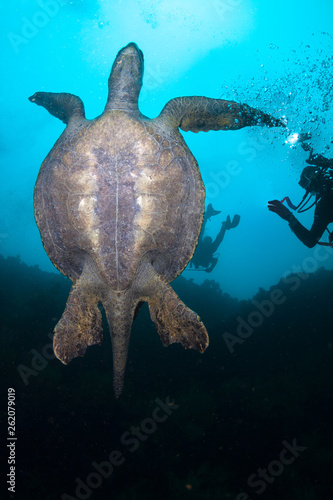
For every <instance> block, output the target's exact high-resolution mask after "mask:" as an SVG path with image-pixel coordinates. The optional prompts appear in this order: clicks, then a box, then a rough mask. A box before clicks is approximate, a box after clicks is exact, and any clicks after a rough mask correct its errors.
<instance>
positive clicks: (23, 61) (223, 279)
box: [0, 0, 333, 298]
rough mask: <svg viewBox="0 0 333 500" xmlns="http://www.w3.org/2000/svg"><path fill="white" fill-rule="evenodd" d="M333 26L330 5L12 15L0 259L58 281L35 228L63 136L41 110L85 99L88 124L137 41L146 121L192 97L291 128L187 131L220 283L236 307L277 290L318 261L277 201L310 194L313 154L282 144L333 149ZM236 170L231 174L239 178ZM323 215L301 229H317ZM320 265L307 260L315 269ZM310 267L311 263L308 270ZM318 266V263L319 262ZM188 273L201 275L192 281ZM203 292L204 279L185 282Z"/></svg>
mask: <svg viewBox="0 0 333 500" xmlns="http://www.w3.org/2000/svg"><path fill="white" fill-rule="evenodd" d="M332 22H333V5H332V3H331V2H329V1H328V0H319V1H318V2H316V6H315V7H314V4H313V2H310V1H300V0H296V1H294V2H290V1H288V2H287V1H280V2H278V3H277V2H267V1H265V0H257V1H250V0H211V1H207V2H201V1H200V2H199V1H197V0H191V1H189V0H188V1H183V2H181V4H180V3H179V2H177V1H170V0H169V1H162V0H160V1H148V0H146V1H130V0H124V1H114V2H113V1H112V2H111V1H80V0H74V1H65V0H50V1H49V2H47V1H44V2H43V1H42V0H41V1H39V2H37V1H31V2H27V1H23V0H21V1H18V2H15V4H8V5H6V6H4V5H2V6H1V21H0V23H1V33H2V35H1V36H2V67H3V69H4V72H3V78H2V93H1V105H2V112H1V117H0V120H1V121H0V126H1V137H0V141H1V142H0V147H1V163H2V168H1V185H0V200H1V202H0V203H1V205H0V209H1V211H0V217H1V218H0V235H1V236H0V252H1V253H2V254H3V255H5V256H7V255H17V254H19V255H20V256H21V258H22V259H23V261H25V262H27V263H28V264H32V265H34V264H38V265H39V266H40V268H41V269H43V270H53V271H55V270H54V268H53V266H52V264H51V263H50V261H49V259H48V257H47V255H46V254H45V252H44V250H43V248H42V245H41V241H40V236H39V233H38V230H37V227H36V224H35V222H34V217H33V206H32V193H33V187H34V183H35V180H36V177H37V174H38V170H39V166H40V164H41V162H42V161H43V159H44V157H45V156H46V154H47V153H48V151H49V150H50V148H51V147H52V145H53V144H54V142H55V140H56V139H57V138H58V136H59V135H60V133H61V132H62V130H63V125H62V123H61V122H60V121H58V120H56V119H55V118H54V117H52V116H51V115H49V114H48V113H47V112H46V111H45V110H44V109H42V108H37V107H36V106H32V104H31V103H30V102H29V101H28V99H27V98H28V96H30V95H32V94H33V93H34V92H36V91H40V90H44V91H53V92H71V93H74V94H77V95H79V96H80V97H81V98H82V99H83V101H84V103H85V107H86V111H87V117H88V118H93V117H95V116H96V115H98V114H99V113H101V111H102V110H103V108H104V105H105V101H106V96H107V78H108V75H109V71H110V68H111V64H112V62H113V60H114V57H115V55H116V53H117V51H118V50H119V49H120V48H121V47H123V46H124V45H126V44H127V43H128V42H130V41H135V42H136V43H137V44H138V45H139V47H140V48H141V49H142V51H143V52H144V56H145V76H144V85H143V90H142V93H141V97H140V109H141V111H142V112H143V113H144V114H146V115H148V116H150V117H154V116H157V115H158V114H159V112H160V110H161V109H162V107H163V106H164V104H165V103H166V102H167V101H168V100H169V99H170V98H173V97H176V96H182V95H206V96H208V97H215V98H219V97H223V98H226V99H234V100H238V101H241V102H246V103H248V104H250V105H251V106H255V107H258V108H260V109H263V110H264V111H267V112H270V113H273V114H274V116H277V117H280V116H285V117H286V119H287V120H288V127H287V129H286V130H281V129H262V128H247V129H243V130H240V131H236V132H210V133H207V134H205V133H200V134H192V133H191V132H188V133H184V137H185V140H186V141H187V143H188V145H189V147H190V148H191V150H192V152H193V154H194V155H195V157H196V158H197V160H198V162H199V166H200V169H201V173H202V177H203V180H204V182H205V184H206V189H207V200H206V202H207V204H208V203H209V202H211V203H212V204H213V206H214V208H216V209H219V210H221V211H222V213H221V215H220V216H218V217H216V218H215V219H212V221H211V223H210V224H208V225H207V234H210V235H211V236H212V237H214V236H215V234H216V233H217V232H218V230H219V227H220V224H221V223H222V221H223V220H224V219H225V217H226V216H227V215H228V214H230V215H233V214H235V213H238V214H240V216H241V222H240V225H239V226H238V228H237V229H235V230H233V231H231V232H229V233H227V234H226V237H225V240H224V241H223V243H222V245H221V247H220V249H219V262H218V265H217V266H216V268H215V270H214V271H213V273H212V274H211V275H209V276H208V277H209V278H212V279H215V280H217V281H219V282H220V284H221V287H222V289H223V290H224V291H225V292H228V293H230V294H231V295H232V296H235V297H237V298H249V297H252V296H253V294H254V293H256V292H257V290H258V288H259V287H263V288H266V289H267V288H269V286H271V285H272V284H275V283H276V282H278V280H279V279H280V278H281V276H282V275H283V274H284V273H286V272H287V271H289V270H290V269H292V268H293V266H304V262H305V265H306V267H307V269H306V271H307V272H310V271H311V270H312V269H311V265H312V267H313V270H316V268H317V267H318V266H319V265H324V266H325V267H327V268H332V267H333V264H332V258H329V256H327V258H324V257H323V258H322V261H321V262H320V263H318V262H313V250H308V249H306V248H305V247H304V246H303V245H302V243H300V242H299V241H298V240H297V239H296V238H295V237H294V236H293V235H292V234H291V232H290V229H289V228H288V227H287V224H286V223H285V222H284V221H282V220H281V219H279V218H278V217H277V216H275V215H274V214H271V213H269V212H268V210H267V208H266V206H267V201H268V200H270V199H273V198H278V199H282V198H283V197H284V196H286V195H289V196H290V198H291V199H292V200H295V201H294V203H296V202H298V201H299V200H300V198H301V196H302V195H303V191H302V189H301V188H300V187H299V186H298V185H297V182H298V179H299V175H300V172H301V170H302V168H303V167H304V162H305V159H306V158H307V154H306V153H305V152H304V151H303V150H302V149H301V147H300V146H299V145H297V146H295V147H291V146H290V145H287V144H286V143H285V141H286V140H287V138H288V135H289V134H291V133H295V132H303V131H307V132H311V133H312V140H311V145H312V146H313V147H314V149H315V151H317V152H320V153H324V154H326V155H327V156H328V157H329V155H330V154H331V157H332V156H333V151H332V142H331V141H332V134H331V130H332V111H331V101H332V93H333V90H332V73H333V61H332V56H331V54H332V45H333V39H332V35H331V33H332ZM230 171H232V174H230ZM312 217H313V212H312V213H309V214H305V215H304V216H303V217H302V218H301V221H302V222H303V223H304V225H306V226H307V227H309V226H310V225H311V220H312ZM308 257H310V260H309V259H307V258H308ZM306 259H307V260H306ZM311 263H312V264H311ZM190 273H191V274H190ZM185 276H187V277H190V276H191V277H192V278H194V279H195V280H196V281H198V282H201V281H202V280H204V279H206V278H207V274H206V273H204V272H197V273H195V272H191V271H185Z"/></svg>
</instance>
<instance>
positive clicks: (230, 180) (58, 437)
mask: <svg viewBox="0 0 333 500" xmlns="http://www.w3.org/2000/svg"><path fill="white" fill-rule="evenodd" d="M0 28H1V29H0V36H1V42H2V45H1V46H2V51H1V55H2V89H1V90H2V91H1V94H0V101H1V113H0V130H1V132H0V158H1V170H0V172H1V182H0V283H1V285H2V286H0V319H1V335H0V352H1V353H2V358H1V359H0V366H1V370H2V377H1V382H2V386H1V388H2V389H3V390H2V394H5V393H6V392H7V391H8V388H10V394H11V396H12V397H13V395H15V401H16V406H15V410H16V431H15V432H16V435H17V438H18V439H17V448H16V452H17V454H16V457H15V460H16V462H15V474H16V479H15V481H16V492H15V494H10V492H8V488H7V491H6V494H7V496H6V497H5V496H4V497H3V498H15V499H17V500H35V499H37V498H38V499H39V498H40V499H42V500H59V499H61V500H73V499H74V500H79V499H81V500H82V499H83V500H87V499H88V498H91V499H92V500H109V499H116V500H134V499H140V500H156V499H157V498H158V499H159V500H171V499H172V500H183V499H185V500H186V499H188V498H191V499H192V500H203V499H210V500H221V499H226V500H254V499H256V498H257V497H258V495H260V498H263V499H265V498H269V500H282V499H283V500H298V499H302V500H305V499H308V500H318V499H320V500H330V499H331V498H332V495H333V486H332V479H331V476H332V474H331V473H332V461H333V453H332V450H333V442H332V419H333V398H332V384H333V372H332V366H333V341H332V326H331V315H330V314H331V308H332V307H331V302H332V300H331V297H332V294H333V279H332V276H333V271H332V269H333V257H332V251H331V252H329V251H328V250H327V249H325V248H320V247H315V248H314V249H307V248H306V247H305V246H304V245H303V244H302V243H301V242H300V241H298V240H297V238H296V237H295V235H294V234H293V233H292V232H291V230H290V229H289V227H288V224H287V223H286V222H285V221H283V220H282V219H280V218H279V217H277V216H276V215H275V214H273V213H270V212H269V211H268V210H267V201H268V200H271V199H274V198H277V199H280V200H281V199H282V198H284V197H285V196H289V197H290V199H291V200H292V202H293V203H294V204H295V205H296V204H297V203H298V202H299V201H300V199H301V197H302V196H303V193H304V192H303V190H302V189H301V187H300V186H299V185H298V180H299V176H300V173H301V171H302V169H303V168H304V166H305V165H306V163H305V161H306V159H307V157H308V154H307V153H306V152H305V151H304V150H303V149H302V148H301V146H300V144H299V143H295V144H293V141H292V139H293V137H294V134H297V133H302V132H303V133H304V132H306V133H309V134H311V140H310V141H309V144H310V145H311V146H312V147H313V148H314V150H315V151H316V152H318V153H321V154H323V155H325V156H326V157H328V158H333V134H332V125H333V118H332V102H333V99H332V97H333V84H332V82H333V56H332V54H333V51H332V49H333V3H332V1H331V0H317V1H316V2H315V3H314V2H310V1H309V0H302V1H301V0H294V1H291V0H288V1H287V0H279V1H271V2H270V1H269V0H206V1H202V0H201V1H199V0H145V1H139V0H119V1H116V0H115V1H111V0H38V1H37V0H16V1H15V2H7V3H5V2H2V4H1V6H0ZM131 41H134V42H136V43H137V44H138V46H139V47H140V48H141V50H142V51H143V53H144V57H145V75H144V83H143V89H142V92H141V96H140V109H141V111H142V113H143V114H145V115H147V116H150V117H155V116H157V115H158V114H159V113H160V111H161V109H162V108H163V106H164V105H165V103H166V102H167V101H168V100H170V99H171V98H173V97H177V96H183V95H205V96H208V97H213V98H223V99H230V100H236V101H239V102H245V103H248V104H249V105H250V106H252V107H257V108H259V109H261V110H263V111H265V112H267V113H271V114H272V115H273V116H275V117H283V119H284V120H285V121H286V123H287V127H286V128H285V129H282V128H275V129H265V128H260V127H252V128H246V129H242V130H239V131H233V132H231V131H230V132H208V133H199V134H193V133H191V132H188V133H183V135H184V138H185V140H186V142H187V144H188V145H189V147H190V149H191V150H192V152H193V154H194V155H195V157H196V158H197V160H198V163H199V167H200V170H201V174H202V177H203V180H204V183H205V186H206V195H207V196H206V205H208V204H209V203H211V204H212V205H213V207H214V208H215V209H216V210H220V211H221V213H220V214H219V215H217V216H216V217H213V218H212V219H211V221H210V222H208V224H207V228H206V229H207V231H206V234H207V235H210V236H212V237H213V238H214V237H215V235H216V234H217V233H218V231H219V229H220V226H221V223H222V222H223V221H224V220H225V219H226V217H227V215H228V214H230V216H231V218H232V217H233V215H235V214H239V215H240V217H241V219H240V223H239V226H238V227H237V228H234V229H231V230H230V231H228V232H227V233H226V236H225V239H224V241H223V242H222V244H221V247H220V248H219V250H218V264H217V266H216V267H215V269H214V271H213V272H212V273H211V274H207V273H205V272H204V271H193V270H190V269H185V271H184V272H183V275H182V276H181V277H180V278H177V280H175V282H174V285H173V286H174V288H175V290H176V292H177V293H178V294H179V296H180V297H181V298H182V299H183V300H184V302H185V303H186V304H187V305H188V306H189V307H191V308H192V309H193V310H195V311H196V312H197V313H198V314H199V315H200V316H201V317H202V320H203V322H204V323H205V325H206V327H207V330H208V332H209V337H210V345H209V347H208V349H207V350H206V352H205V353H204V354H203V355H201V354H199V353H198V352H196V351H194V350H191V351H190V350H185V349H183V348H182V347H181V346H180V345H177V344H174V345H172V346H170V347H168V348H167V349H164V348H163V347H162V345H161V342H160V339H159V338H158V334H157V332H156V330H155V328H154V326H153V323H152V321H151V320H150V318H149V313H148V308H147V307H146V306H143V307H142V310H141V311H140V313H139V315H138V318H137V319H136V320H135V321H134V323H133V328H132V336H131V341H130V349H129V357H128V363H127V370H126V377H125V385H124V392H123V394H122V396H121V397H120V398H119V399H115V397H114V394H113V389H112V348H111V341H110V336H109V334H108V331H107V328H106V325H104V326H105V328H104V337H103V344H102V346H92V347H89V349H87V352H86V355H85V357H84V358H82V357H80V358H77V359H74V360H73V361H71V363H70V364H69V365H64V364H62V363H61V362H60V361H59V360H58V359H56V358H55V355H54V353H53V349H52V343H51V338H52V333H51V332H52V331H53V329H54V326H55V324H56V323H57V321H58V320H59V319H60V317H61V315H62V314H63V311H64V307H65V302H66V300H67V298H68V294H69V288H70V283H69V281H68V280H66V279H65V278H63V277H62V276H61V275H60V274H59V273H58V272H57V271H56V270H55V268H54V267H53V265H52V263H51V262H50V261H49V259H48V256H47V255H46V253H45V251H44V249H43V246H42V242H41V239H40V235H39V232H38V229H37V226H36V223H35V220H34V209H33V189H34V185H35V182H36V178H37V175H38V171H39V168H40V165H41V163H42V161H43V160H44V158H45V156H46V155H47V153H48V152H49V150H50V149H51V147H52V146H53V144H54V142H55V141H56V140H57V138H58V137H59V135H60V134H61V133H62V131H63V129H64V125H63V124H62V123H61V122H60V121H59V120H57V119H56V118H54V117H53V116H51V115H50V114H49V113H48V112H47V111H46V110H45V109H43V108H42V107H37V106H36V105H33V104H32V103H31V102H29V101H28V97H29V96H31V95H33V94H34V93H35V92H36V91H51V92H71V93H73V94H77V95H79V96H80V97H81V98H82V100H83V101H84V103H85V108H86V115H87V118H94V117H96V116H97V115H99V114H100V113H101V112H102V111H103V109H104V106H105V102H106V97H107V79H108V76H109V72H110V68H111V65H112V63H113V61H114V58H115V56H116V54H117V52H118V51H119V49H120V48H122V47H123V46H125V45H126V44H128V43H129V42H131ZM298 218H299V220H300V221H301V222H302V223H303V224H304V225H305V226H306V227H308V228H309V227H310V226H311V223H312V220H313V209H312V210H310V211H309V212H305V213H304V214H300V215H299V216H298ZM17 255H19V256H20V258H21V260H20V259H18V258H16V257H15V256H17ZM4 257H6V258H4ZM7 257H10V258H7ZM33 266H36V267H33ZM319 267H324V268H325V270H318V268H319ZM45 271H47V272H45ZM292 272H293V273H295V272H296V273H298V276H297V275H295V274H293V276H289V277H288V279H287V280H285V281H284V282H283V281H282V282H281V281H280V280H281V277H282V276H284V275H285V274H286V275H290V273H292ZM207 278H208V279H210V280H215V282H214V281H211V282H205V281H204V280H206V279H207ZM191 279H193V280H194V282H191V281H190V280H191ZM216 282H218V284H217V283H216ZM276 284H278V286H275V287H274V288H272V289H271V290H270V291H268V290H269V288H270V287H271V286H274V285H276ZM262 289H264V290H262ZM258 290H259V293H257V292H258ZM222 291H223V292H227V293H224V294H223V293H222ZM228 294H229V295H228ZM254 294H256V297H255V300H251V299H252V297H253V295H254ZM237 299H248V300H246V301H243V300H237ZM4 400H5V399H4V398H3V399H2V402H3V401H4ZM5 408H6V406H5V404H3V411H2V414H1V416H2V420H4V419H5V415H6V410H5ZM11 408H12V407H11ZM138 432H141V434H138ZM138 436H139V437H138ZM296 443H297V444H296ZM295 446H296V448H295ZM297 446H298V447H299V448H297ZM4 450H5V453H4V456H5V457H6V458H7V457H8V454H9V453H10V452H9V450H8V451H7V447H6V445H5V444H4V445H3V448H2V450H1V453H3V451H4ZM290 450H292V451H290ZM112 453H113V455H112ZM114 453H115V454H114ZM117 457H118V458H117ZM111 463H112V464H113V465H114V468H113V469H112V465H111ZM101 464H104V469H103V466H102V465H101ZM263 469H264V471H265V474H266V473H267V470H268V474H269V475H268V479H265V480H263V479H262V475H261V476H260V478H259V475H260V474H262V471H263ZM4 470H6V472H5V474H8V472H9V470H10V469H9V463H6V469H4ZM96 471H98V474H97V472H96ZM265 477H266V478H267V475H266V476H265ZM251 478H252V479H251ZM263 492H265V493H266V495H267V496H265V494H263V495H261V493H263ZM1 498H2V497H1Z"/></svg>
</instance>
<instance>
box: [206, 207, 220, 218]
mask: <svg viewBox="0 0 333 500" xmlns="http://www.w3.org/2000/svg"><path fill="white" fill-rule="evenodd" d="M220 213H221V210H214V208H213V205H212V204H211V203H209V205H208V206H207V210H206V214H205V215H206V218H207V219H210V218H211V217H212V216H213V215H218V214H220Z"/></svg>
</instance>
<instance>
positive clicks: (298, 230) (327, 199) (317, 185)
mask: <svg viewBox="0 0 333 500" xmlns="http://www.w3.org/2000/svg"><path fill="white" fill-rule="evenodd" d="M302 135H304V136H305V138H303V137H302ZM310 137H311V136H309V135H308V134H301V138H300V139H299V140H300V141H304V140H307V139H308V138H310ZM301 146H302V148H303V149H304V150H305V151H310V156H309V158H308V159H307V160H306V162H307V163H308V164H310V165H312V166H308V167H305V168H304V170H303V171H302V174H301V178H300V181H299V185H300V186H301V187H302V188H304V189H305V190H306V193H305V195H304V196H303V199H302V201H301V202H300V203H299V205H297V206H296V207H295V206H294V205H293V204H292V203H291V201H290V199H289V198H288V196H286V197H285V198H284V199H283V200H282V201H279V200H272V201H269V202H268V210H270V211H271V212H274V213H276V214H277V215H279V216H280V217H281V218H282V219H284V220H286V221H288V223H289V227H290V229H291V230H292V231H293V233H295V235H296V236H297V238H298V239H299V240H300V241H301V242H302V243H303V244H304V245H306V246H307V247H309V248H312V247H314V246H315V245H316V244H317V243H319V244H320V245H326V246H333V233H330V232H329V230H328V229H327V226H328V224H330V223H331V222H333V159H329V158H325V157H324V156H322V155H319V154H314V153H313V149H312V148H311V147H310V146H309V145H308V144H306V143H302V144H301ZM312 196H315V201H314V202H313V203H311V204H310V205H309V206H307V205H308V203H309V202H310V200H311V198H312ZM284 201H286V202H287V204H288V206H289V207H290V208H291V209H293V210H296V211H297V212H298V213H302V212H305V211H306V210H309V209H310V208H311V207H313V206H314V205H315V207H316V208H315V214H314V221H313V224H312V227H311V229H310V230H308V229H306V228H305V227H304V226H302V224H301V223H300V222H299V221H298V220H297V219H296V217H294V215H293V214H292V213H291V211H290V210H288V208H287V207H285V206H284V205H283V202H284ZM325 229H326V230H327V231H328V233H329V242H328V243H324V242H320V241H319V240H320V238H321V236H322V235H323V233H324V231H325Z"/></svg>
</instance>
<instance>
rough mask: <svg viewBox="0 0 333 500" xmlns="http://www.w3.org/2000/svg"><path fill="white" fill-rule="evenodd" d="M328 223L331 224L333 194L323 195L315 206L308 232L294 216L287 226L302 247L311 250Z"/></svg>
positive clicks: (332, 218) (332, 219)
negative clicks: (302, 244) (304, 246)
mask: <svg viewBox="0 0 333 500" xmlns="http://www.w3.org/2000/svg"><path fill="white" fill-rule="evenodd" d="M330 222H333V194H324V195H323V196H322V197H321V198H320V200H319V201H318V203H317V205H316V209H315V216H314V221H313V224H312V227H311V229H310V230H309V229H306V228H305V227H304V226H302V224H301V223H300V222H299V221H298V220H297V219H296V218H295V217H294V216H292V217H291V219H290V220H289V226H290V228H291V230H292V231H293V232H294V233H295V235H296V236H297V238H298V239H299V240H301V242H302V243H304V245H306V246H307V247H309V248H312V247H314V246H315V245H316V244H317V243H318V241H319V240H320V238H321V236H322V235H323V232H324V231H325V229H326V227H327V226H328V224H330Z"/></svg>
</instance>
